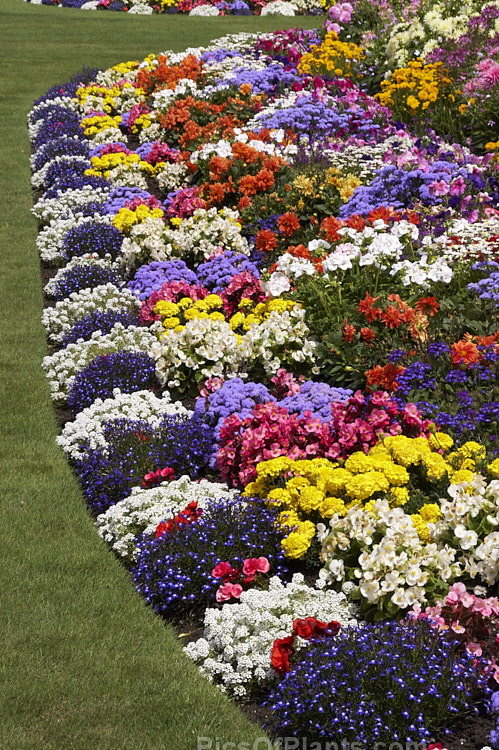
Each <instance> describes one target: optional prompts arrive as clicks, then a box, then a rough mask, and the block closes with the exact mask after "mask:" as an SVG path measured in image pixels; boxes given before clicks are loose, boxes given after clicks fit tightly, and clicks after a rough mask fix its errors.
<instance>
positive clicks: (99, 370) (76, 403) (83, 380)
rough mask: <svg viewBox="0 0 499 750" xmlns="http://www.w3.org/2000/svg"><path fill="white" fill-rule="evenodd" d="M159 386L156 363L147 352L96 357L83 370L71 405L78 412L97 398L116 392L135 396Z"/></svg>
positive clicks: (74, 385) (71, 396) (103, 397)
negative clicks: (139, 392)
mask: <svg viewBox="0 0 499 750" xmlns="http://www.w3.org/2000/svg"><path fill="white" fill-rule="evenodd" d="M154 387H159V383H158V381H157V379H156V363H155V361H154V360H153V359H152V358H151V357H149V355H147V354H145V353H144V352H128V351H124V352H113V353H112V354H102V355H101V356H100V357H96V358H95V359H93V360H92V361H91V362H89V364H88V365H87V366H86V367H84V368H83V370H80V372H79V373H78V374H77V375H76V377H75V379H74V380H73V384H72V386H71V389H70V391H69V396H68V406H69V408H70V409H72V410H73V411H74V412H75V413H78V412H80V411H82V409H85V408H86V407H87V406H91V405H92V404H93V403H94V401H95V400H96V399H97V398H101V399H103V400H104V399H106V398H111V397H112V395H113V390H114V389H115V388H119V389H120V390H121V391H122V393H134V392H135V391H143V390H148V389H152V388H154Z"/></svg>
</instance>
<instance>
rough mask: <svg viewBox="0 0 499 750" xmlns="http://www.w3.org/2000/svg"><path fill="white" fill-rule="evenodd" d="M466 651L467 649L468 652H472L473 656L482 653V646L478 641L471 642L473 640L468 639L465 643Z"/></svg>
mask: <svg viewBox="0 0 499 750" xmlns="http://www.w3.org/2000/svg"><path fill="white" fill-rule="evenodd" d="M466 651H469V652H470V654H473V656H481V655H482V647H481V646H480V644H479V643H473V641H470V642H469V643H467V644H466Z"/></svg>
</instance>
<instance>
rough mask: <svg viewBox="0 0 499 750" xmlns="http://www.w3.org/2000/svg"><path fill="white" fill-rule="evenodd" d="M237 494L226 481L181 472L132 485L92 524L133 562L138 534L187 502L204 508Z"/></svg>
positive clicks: (165, 518)
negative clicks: (170, 477)
mask: <svg viewBox="0 0 499 750" xmlns="http://www.w3.org/2000/svg"><path fill="white" fill-rule="evenodd" d="M237 495H238V492H237V490H229V488H228V487H227V485H226V484H222V483H218V482H209V481H208V480H207V479H201V480H200V481H199V482H194V481H193V480H192V479H190V478H189V477H188V476H187V475H184V476H182V477H180V479H174V480H173V481H171V482H165V483H164V484H161V485H159V487H153V488H152V489H149V490H145V489H143V488H142V487H133V488H132V491H131V494H130V495H129V496H128V497H126V498H124V500H120V501H119V502H118V503H116V505H112V506H111V507H110V508H108V510H106V511H105V513H101V514H100V515H99V516H97V518H96V520H95V524H96V526H97V531H98V532H99V534H100V536H101V537H102V538H103V539H105V541H106V542H108V543H109V544H110V545H111V547H112V548H113V550H114V551H115V552H116V554H118V555H120V557H124V558H126V559H127V560H128V561H129V562H132V561H133V560H134V559H135V558H136V538H137V536H138V535H139V534H142V533H145V534H153V533H154V532H155V530H156V527H157V526H158V524H159V523H161V522H162V521H167V520H169V519H170V518H173V517H174V516H175V515H177V513H181V512H182V511H183V510H184V508H186V506H187V505H188V504H189V503H192V502H197V504H198V507H199V508H205V507H206V505H208V504H209V502H210V501H211V500H229V499H231V498H236V497H237Z"/></svg>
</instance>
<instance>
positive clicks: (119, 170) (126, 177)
mask: <svg viewBox="0 0 499 750" xmlns="http://www.w3.org/2000/svg"><path fill="white" fill-rule="evenodd" d="M106 133H107V131H105V130H101V132H100V133H98V134H97V136H96V137H95V138H94V141H95V142H97V143H116V133H115V134H114V135H109V136H106ZM106 177H107V179H108V180H110V181H111V182H112V183H113V185H117V186H119V187H137V188H140V189H141V190H147V180H146V178H145V175H144V172H143V171H142V166H141V164H140V162H136V161H128V162H124V163H122V164H117V165H116V167H113V169H110V170H109V172H108V173H107V174H106Z"/></svg>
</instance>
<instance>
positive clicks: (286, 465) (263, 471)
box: [255, 456, 293, 477]
mask: <svg viewBox="0 0 499 750" xmlns="http://www.w3.org/2000/svg"><path fill="white" fill-rule="evenodd" d="M292 466H293V460H292V459H291V458H287V457H286V456H279V457H278V458H271V459H269V460H268V461H260V463H258V464H257V465H256V467H255V468H256V473H257V475H258V476H262V477H278V476H279V475H281V474H286V472H288V471H290V470H291V468H292Z"/></svg>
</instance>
